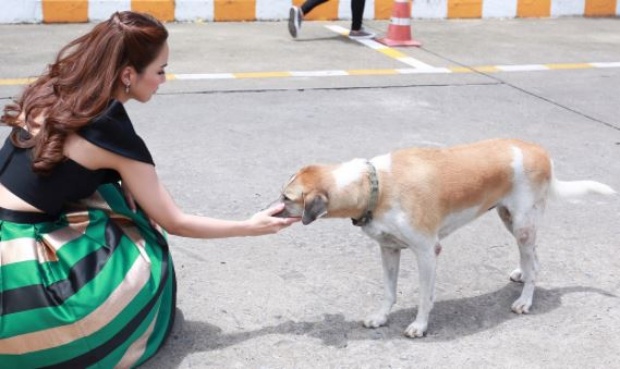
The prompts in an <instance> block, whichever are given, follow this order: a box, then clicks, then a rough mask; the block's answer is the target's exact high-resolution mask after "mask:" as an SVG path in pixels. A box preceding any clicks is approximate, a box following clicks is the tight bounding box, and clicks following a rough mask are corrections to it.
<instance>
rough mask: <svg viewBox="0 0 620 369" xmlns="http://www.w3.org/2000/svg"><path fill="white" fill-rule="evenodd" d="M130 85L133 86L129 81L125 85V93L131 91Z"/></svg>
mask: <svg viewBox="0 0 620 369" xmlns="http://www.w3.org/2000/svg"><path fill="white" fill-rule="evenodd" d="M129 87H131V84H130V83H128V84H126V85H125V93H126V94H128V93H129Z"/></svg>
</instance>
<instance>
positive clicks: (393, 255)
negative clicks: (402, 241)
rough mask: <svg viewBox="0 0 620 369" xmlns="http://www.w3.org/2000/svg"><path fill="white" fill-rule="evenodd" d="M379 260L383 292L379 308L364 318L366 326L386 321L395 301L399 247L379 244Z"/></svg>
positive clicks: (370, 326) (375, 325)
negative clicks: (381, 269) (381, 270)
mask: <svg viewBox="0 0 620 369" xmlns="http://www.w3.org/2000/svg"><path fill="white" fill-rule="evenodd" d="M381 262H382V265H383V281H384V287H385V294H384V296H383V301H382V302H381V306H380V307H379V310H377V311H376V312H375V313H374V314H372V315H371V316H369V317H368V318H366V320H364V326H365V327H367V328H377V327H381V326H382V325H385V323H387V318H388V314H389V313H390V310H392V306H394V304H395V303H396V285H397V282H398V270H399V268H400V248H399V247H397V246H389V245H387V244H381Z"/></svg>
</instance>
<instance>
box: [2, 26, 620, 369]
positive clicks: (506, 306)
mask: <svg viewBox="0 0 620 369" xmlns="http://www.w3.org/2000/svg"><path fill="white" fill-rule="evenodd" d="M334 25H336V26H342V27H345V28H346V27H348V23H346V22H335V23H332V22H308V23H304V25H303V27H302V30H301V36H300V38H299V39H297V40H292V39H291V38H290V37H289V35H288V33H287V31H286V24H285V22H264V23H208V24H170V25H168V27H169V30H170V47H171V56H170V61H169V65H170V66H169V68H168V73H169V74H170V76H169V77H170V80H169V82H168V83H167V84H165V85H164V86H163V87H162V88H161V89H160V92H159V94H158V95H157V96H155V97H154V98H153V100H152V101H151V102H150V103H148V104H146V105H141V104H138V103H129V104H128V110H129V113H130V116H131V117H132V119H133V120H134V123H135V125H136V128H137V130H138V132H139V133H140V135H141V136H142V137H143V138H144V139H145V141H146V142H147V144H148V145H149V147H150V149H151V151H152V153H153V156H154V159H155V161H156V164H157V168H158V171H159V174H160V176H161V177H162V179H163V181H164V183H166V185H167V188H168V190H169V191H170V192H171V193H172V195H173V196H174V198H175V200H176V201H177V203H178V204H179V205H180V206H181V207H182V208H184V209H185V210H186V211H188V212H194V213H198V214H206V215H209V216H214V217H223V218H231V219H243V218H245V217H248V216H250V215H251V214H253V213H254V212H255V211H257V210H259V209H261V208H263V207H264V206H266V205H267V204H268V203H270V202H271V201H272V200H274V199H275V198H276V197H277V196H278V192H279V189H280V187H281V186H282V185H283V184H284V182H285V181H286V180H287V179H288V178H289V176H290V175H291V174H292V173H293V172H295V170H297V169H298V168H299V167H301V166H303V165H306V164H309V163H315V162H321V163H336V162H341V161H346V160H349V159H352V158H356V157H362V158H369V157H373V156H375V155H379V154H382V153H386V152H388V151H390V150H393V149H397V148H402V147H409V146H434V147H442V146H448V145H455V144H460V143H465V142H472V141H476V140H480V139H485V138H491V137H516V138H520V139H524V140H530V141H534V142H537V143H540V144H541V145H543V146H545V147H546V148H547V149H548V151H549V152H550V153H551V154H552V156H553V157H554V162H555V169H556V173H557V175H558V177H559V178H560V179H565V180H572V179H594V180H597V181H601V182H604V183H606V184H608V185H610V186H612V187H614V188H615V189H616V190H619V189H620V175H619V173H620V160H619V159H620V87H619V86H620V20H619V19H582V18H562V19H546V20H494V21H491V20H471V21H414V23H413V34H414V37H415V38H416V39H418V40H420V41H421V42H422V43H423V46H422V48H398V49H389V50H385V49H377V48H376V47H377V45H375V44H373V43H360V42H357V41H353V40H349V39H348V38H346V37H344V36H342V35H339V34H338V33H336V32H334V30H333V29H330V28H327V26H334ZM366 26H367V27H368V28H370V29H372V30H375V31H376V32H378V33H379V34H383V33H385V31H386V29H387V27H388V23H387V22H379V21H377V22H367V24H366ZM90 27H92V25H13V26H8V25H3V26H0V45H2V48H0V103H2V104H4V103H6V102H7V101H8V98H10V97H11V96H13V95H14V94H16V93H19V91H20V89H21V88H22V87H23V85H22V83H24V80H23V79H24V78H28V77H30V76H33V75H36V74H37V73H39V72H41V71H42V70H43V68H44V67H45V65H46V64H47V63H49V62H50V61H51V60H52V58H53V56H54V53H55V52H56V51H57V50H58V49H59V48H60V47H61V46H62V45H63V44H65V43H66V42H68V41H69V40H71V39H72V38H74V37H76V36H78V35H80V34H82V33H83V32H85V30H87V29H89V28H90ZM5 131H6V130H4V131H3V134H5V133H6V132H5ZM619 219H620V196H614V197H609V198H603V197H596V196H592V197H588V198H583V199H581V200H578V201H570V202H557V203H551V204H550V205H549V207H548V211H547V217H546V219H545V222H544V224H543V227H542V229H541V230H540V232H539V244H538V255H539V261H540V270H541V271H540V274H539V282H538V287H537V290H536V293H535V301H534V306H533V308H532V312H531V314H529V315H525V316H517V315H515V314H513V313H512V312H511V311H510V305H511V303H512V301H513V300H514V299H516V297H517V296H518V294H519V293H520V286H518V285H516V284H513V283H510V282H509V280H508V274H509V273H510V271H511V270H512V269H513V268H514V267H515V266H516V265H517V262H518V250H517V247H516V245H515V244H514V240H513V239H512V238H511V236H510V235H509V234H508V233H507V232H506V231H505V229H504V228H503V225H502V224H501V222H500V221H499V219H498V217H497V216H496V215H495V213H490V214H487V215H485V216H483V217H481V218H480V219H479V220H478V221H477V222H475V223H472V224H470V225H468V226H466V227H464V228H463V229H461V230H459V231H458V232H456V233H455V234H453V235H451V236H450V237H449V238H447V239H446V240H445V242H444V243H443V246H444V249H443V253H442V256H441V260H440V264H439V269H438V274H437V285H436V286H437V292H436V295H437V302H436V305H435V309H434V310H433V312H432V313H431V321H430V326H429V332H428V335H427V336H426V337H425V338H422V339H416V340H411V339H407V338H405V337H404V336H403V335H402V332H403V330H404V329H405V328H406V326H407V325H408V324H409V322H410V321H411V320H412V318H413V316H414V314H415V312H416V304H417V292H418V287H417V286H418V285H417V271H416V265H415V259H414V257H413V255H412V253H410V252H405V253H404V254H403V257H402V260H401V273H400V281H399V282H400V283H399V287H398V295H399V300H398V303H397V305H396V306H395V307H394V309H393V313H392V314H391V315H390V320H389V323H388V325H387V326H386V327H382V328H379V329H376V330H368V329H365V328H363V327H362V325H361V321H362V320H363V319H364V317H365V316H366V314H368V313H370V312H372V311H373V310H374V308H375V307H376V306H377V304H378V303H379V299H380V297H381V295H382V274H381V265H380V258H379V250H378V247H377V246H376V245H375V244H374V243H373V242H372V241H371V240H370V239H368V238H366V237H365V236H364V235H363V234H362V233H361V232H360V230H359V229H357V228H355V227H353V226H351V225H350V221H349V220H346V219H345V220H321V221H319V222H316V223H314V224H312V225H310V226H307V227H303V226H301V225H295V226H293V227H291V228H289V229H287V230H285V231H284V232H282V233H280V234H277V235H273V236H264V237H256V238H237V239H224V240H194V239H183V238H178V237H173V239H172V253H173V257H174V260H175V263H176V267H177V273H178V280H179V295H178V301H179V308H180V309H181V311H182V312H183V315H184V317H185V322H184V324H183V327H182V329H181V330H180V331H177V332H176V333H175V335H174V336H173V337H171V339H170V340H169V342H168V343H167V344H166V346H164V347H163V349H162V350H161V351H160V353H159V354H158V355H157V356H156V357H155V358H153V359H152V360H151V361H150V362H148V363H147V364H146V365H144V368H148V369H168V368H493V369H497V368H529V369H532V368H545V369H550V368H558V369H560V368H561V369H566V368H579V369H586V368H620V364H619V363H620V353H619V352H618V349H617V348H618V347H620V338H619V337H620V299H619V298H618V296H620V282H618V271H619V270H620V257H618V254H619V253H618V250H619V248H620V241H619V238H620V237H619V236H620V230H619V229H620V227H619Z"/></svg>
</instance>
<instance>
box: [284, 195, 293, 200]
mask: <svg viewBox="0 0 620 369" xmlns="http://www.w3.org/2000/svg"><path fill="white" fill-rule="evenodd" d="M282 201H291V199H289V198H288V196H286V195H282Z"/></svg>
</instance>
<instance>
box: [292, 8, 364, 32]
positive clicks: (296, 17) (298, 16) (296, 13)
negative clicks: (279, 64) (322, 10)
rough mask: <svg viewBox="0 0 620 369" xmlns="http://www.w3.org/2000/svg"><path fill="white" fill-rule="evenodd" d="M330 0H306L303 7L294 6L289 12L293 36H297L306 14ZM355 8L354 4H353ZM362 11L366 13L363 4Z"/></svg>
mask: <svg viewBox="0 0 620 369" xmlns="http://www.w3.org/2000/svg"><path fill="white" fill-rule="evenodd" d="M328 1H329V0H308V1H306V2H304V3H303V4H302V5H301V7H297V6H292V7H291V10H290V11H289V14H288V31H289V33H290V34H291V37H293V38H297V34H298V33H299V29H300V28H301V22H302V21H303V19H304V15H306V14H308V13H310V12H311V11H312V9H314V8H316V7H317V6H319V5H321V4H323V3H326V2H328ZM351 8H353V4H351ZM362 13H364V6H363V5H362Z"/></svg>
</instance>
